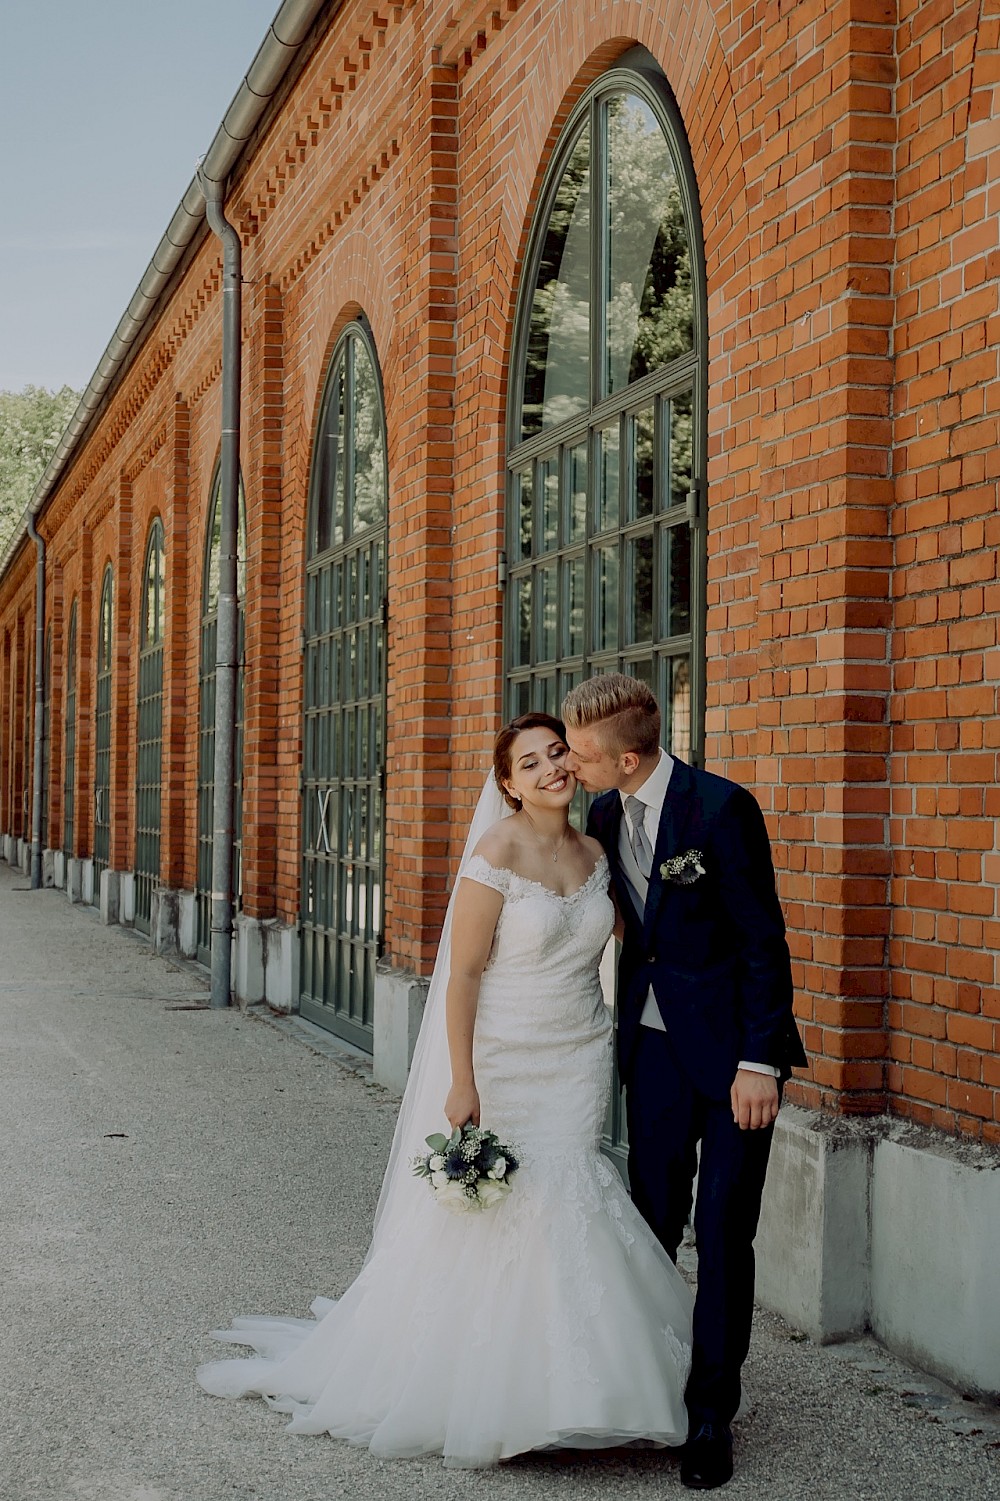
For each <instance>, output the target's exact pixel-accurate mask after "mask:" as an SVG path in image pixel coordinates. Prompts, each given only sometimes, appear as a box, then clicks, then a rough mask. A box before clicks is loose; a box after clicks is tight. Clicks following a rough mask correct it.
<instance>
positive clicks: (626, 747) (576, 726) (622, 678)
mask: <svg viewBox="0 0 1000 1501" xmlns="http://www.w3.org/2000/svg"><path fill="white" fill-rule="evenodd" d="M562 711H563V716H564V718H565V720H566V723H567V724H568V725H569V727H570V729H571V730H590V729H593V730H596V731H597V732H598V734H599V736H600V739H601V744H602V745H603V746H604V749H605V750H606V751H607V753H608V755H609V756H614V757H615V758H617V757H618V756H624V755H625V754H626V753H627V752H628V751H633V752H634V753H635V754H636V755H637V756H655V755H656V752H657V751H658V750H659V747H660V706H659V704H658V703H657V702H656V699H655V698H654V697H653V694H652V691H651V689H649V688H648V687H647V686H646V684H645V683H643V682H640V681H639V679H638V678H631V677H627V676H626V675H625V673H623V672H604V673H601V674H599V675H598V676H597V677H593V678H587V679H586V681H585V682H582V683H580V684H579V685H578V686H577V687H576V688H571V689H570V691H569V693H567V695H566V697H565V698H564V699H563V706H562Z"/></svg>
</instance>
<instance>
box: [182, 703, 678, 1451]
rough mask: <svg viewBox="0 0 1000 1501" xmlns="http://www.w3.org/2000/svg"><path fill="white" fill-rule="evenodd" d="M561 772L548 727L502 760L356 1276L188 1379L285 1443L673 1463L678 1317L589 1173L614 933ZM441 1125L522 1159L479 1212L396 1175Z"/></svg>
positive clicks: (531, 726) (666, 1278)
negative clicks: (605, 1455) (327, 1440)
mask: <svg viewBox="0 0 1000 1501" xmlns="http://www.w3.org/2000/svg"><path fill="white" fill-rule="evenodd" d="M566 753H567V747H566V743H565V739H564V730H563V726H562V724H561V723H560V722H559V720H557V719H553V718H551V717H550V716H549V715H546V714H525V715H522V716H521V717H520V718H519V719H515V720H514V721H513V723H512V724H510V725H508V726H507V728H506V729H504V730H502V731H501V732H500V734H499V736H498V737H497V741H496V746H495V750H494V769H493V776H492V777H491V778H490V780H489V781H488V783H487V786H486V788H485V790H484V792H483V795H482V797H481V798H480V802H479V807H478V808H477V811H476V816H475V818H474V820H473V825H472V830H471V832H470V835H469V839H468V842H467V844H466V848H465V854H464V856H463V859H462V863H461V866H460V868H459V873H458V875H459V878H458V881H457V883H456V888H455V892H454V895H453V896H452V899H451V903H450V906H449V909H448V916H447V918H446V920H445V926H444V932H443V934H442V939H441V947H440V950H439V953H438V959H437V964H436V966H435V970H434V975H433V978H432V980H431V984H430V991H429V994H428V998H427V1006H426V1010H425V1013H424V1020H423V1024H422V1027H421V1032H420V1038H419V1041H418V1044H417V1051H416V1055H415V1057H414V1063H413V1069H412V1070H411V1074H410V1082H409V1084H408V1086H407V1089H406V1094H405V1096H404V1099H403V1105H402V1108H401V1111H400V1116H399V1121H398V1123H397V1126H396V1134H395V1138H394V1140H393V1146H392V1153H391V1156H390V1159H389V1166H388V1168H387V1170H386V1175H385V1179H384V1182H383V1185H382V1193H381V1197H380V1199H379V1205H378V1210H377V1212H376V1217H375V1228H374V1234H373V1238H372V1242H371V1245H370V1247H369V1250H368V1255H367V1257H366V1260H365V1263H364V1266H363V1267H362V1270H361V1272H360V1273H359V1275H358V1277H357V1278H356V1279H355V1281H354V1282H353V1283H352V1284H351V1286H350V1287H349V1288H348V1289H347V1291H346V1292H345V1293H344V1294H343V1296H342V1297H341V1298H339V1299H338V1300H337V1301H336V1302H331V1301H329V1300H327V1299H321V1298H320V1299H317V1300H316V1302H315V1303H314V1304H313V1305H312V1311H313V1314H314V1315H315V1317H314V1318H312V1319H268V1318H258V1317H255V1318H244V1319H238V1320H236V1321H235V1322H234V1324H233V1327H232V1328H231V1329H230V1330H227V1331H225V1332H223V1333H220V1334H218V1335H217V1336H216V1337H217V1338H219V1339H222V1340H226V1341H229V1342H230V1343H233V1344H246V1345H251V1346H252V1347H253V1348H254V1349H255V1350H256V1351H257V1356H256V1358H250V1359H244V1360H222V1361H213V1362H211V1363H210V1364H208V1365H203V1366H201V1367H200V1368H199V1371H198V1380H199V1381H200V1383H201V1385H202V1386H203V1387H204V1388H205V1390H206V1391H208V1392H211V1393H213V1394H215V1395H217V1396H227V1397H237V1396H243V1395H246V1394H247V1393H251V1392H256V1393H259V1394H260V1395H262V1396H264V1397H265V1399H266V1400H267V1401H268V1402H270V1404H271V1406H273V1407H276V1408H277V1409H278V1410H279V1411H281V1412H285V1413H288V1414H290V1415H291V1422H290V1423H289V1425H288V1427H289V1430H290V1431H291V1432H294V1433H329V1434H332V1435H333V1436H334V1437H336V1438H344V1439H347V1440H349V1441H350V1442H352V1443H356V1444H366V1445H368V1446H369V1447H370V1448H371V1450H372V1452H373V1453H374V1454H376V1455H378V1456H380V1457H383V1458H389V1457H397V1458H398V1457H403V1456H412V1455H416V1454H441V1455H443V1456H444V1462H445V1464H446V1465H451V1466H468V1467H472V1466H483V1465H490V1464H495V1463H496V1462H497V1461H499V1460H502V1459H506V1458H508V1457H509V1456H511V1455H514V1454H520V1453H523V1452H525V1451H527V1450H531V1449H542V1448H550V1447H553V1446H559V1447H574V1448H582V1447H608V1446H612V1445H617V1444H629V1443H637V1442H642V1441H645V1442H646V1443H654V1444H660V1445H671V1446H676V1445H680V1444H681V1443H683V1441H684V1438H685V1430H686V1422H687V1419H686V1413H685V1408H684V1385H685V1381H686V1379H687V1373H688V1368H689V1364H690V1344H691V1298H690V1294H689V1292H688V1289H687V1286H686V1284H685V1283H684V1281H683V1279H682V1277H681V1275H680V1273H679V1272H678V1271H677V1270H676V1268H675V1267H674V1265H673V1264H672V1262H671V1261H670V1260H669V1258H668V1257H667V1255H666V1253H665V1252H664V1251H663V1249H662V1248H661V1246H660V1245H659V1243H658V1242H657V1241H656V1239H655V1238H654V1236H653V1234H652V1232H651V1231H650V1230H649V1229H648V1227H647V1226H646V1224H645V1222H644V1221H643V1220H642V1219H641V1218H640V1216H639V1214H638V1212H637V1211H636V1210H635V1209H634V1208H633V1207H632V1203H631V1200H630V1199H629V1198H628V1196H627V1194H626V1193H625V1191H624V1189H623V1187H622V1184H621V1182H620V1180H619V1178H618V1175H617V1174H616V1172H615V1171H614V1169H613V1168H611V1167H610V1166H609V1165H608V1163H607V1162H606V1160H605V1159H604V1158H603V1157H602V1155H601V1150H600V1141H601V1130H602V1126H603V1121H604V1115H605V1110H606V1107H607V1100H608V1094H609V1089H610V1084H611V1054H612V1025H611V1019H610V1016H609V1014H608V1010H607V1008H606V1006H605V1004H604V1000H603V996H602V991H601V984H600V978H599V974H598V965H599V962H600V958H601V954H602V952H603V950H604V948H605V945H606V943H607V941H608V938H609V936H610V934H611V932H612V926H613V923H614V920H615V914H614V909H613V906H612V903H611V900H610V897H609V895H608V880H609V878H608V866H607V861H606V858H605V856H604V854H603V853H602V852H601V848H600V845H599V844H598V843H597V841H596V840H594V839H589V838H587V837H586V836H585V835H583V834H579V833H577V832H576V830H575V829H573V828H572V827H571V826H570V823H569V818H568V813H569V806H570V803H571V802H572V800H573V796H574V793H575V791H576V782H575V780H574V778H573V776H572V775H571V774H570V773H569V772H568V771H567V770H566V768H565V764H564V761H565V756H566ZM442 1107H443V1113H444V1116H445V1117H447V1120H448V1122H449V1124H450V1125H451V1126H452V1127H454V1126H460V1125H463V1124H465V1123H466V1122H468V1121H470V1120H471V1121H473V1122H474V1123H476V1124H479V1122H480V1121H481V1122H482V1125H483V1127H484V1128H485V1129H488V1130H490V1131H494V1132H495V1133H496V1134H497V1136H498V1137H499V1138H500V1139H501V1140H502V1141H504V1142H509V1143H511V1144H513V1145H514V1146H515V1148H516V1149H517V1150H518V1160H519V1164H520V1166H519V1170H518V1172H517V1173H516V1175H515V1176H514V1178H513V1179H512V1191H511V1192H510V1194H509V1196H508V1197H507V1198H506V1199H504V1200H503V1201H502V1202H500V1203H498V1204H495V1205H493V1206H492V1207H490V1208H488V1209H484V1210H483V1211H482V1212H481V1213H478V1214H462V1215H455V1214H451V1213H448V1212H447V1210H446V1209H444V1208H443V1207H442V1206H441V1205H440V1204H438V1203H436V1202H435V1199H434V1195H433V1193H432V1192H431V1190H430V1189H429V1188H428V1186H427V1184H426V1183H425V1182H424V1181H421V1180H419V1179H418V1178H416V1177H414V1175H413V1173H412V1171H411V1159H412V1158H413V1157H414V1156H416V1155H418V1154H420V1153H422V1152H426V1150H427V1148H426V1146H425V1144H424V1139H425V1137H426V1136H428V1135H429V1134H430V1133H432V1132H435V1131H440V1129H441V1127H442V1126H443V1124H444V1122H443V1120H442Z"/></svg>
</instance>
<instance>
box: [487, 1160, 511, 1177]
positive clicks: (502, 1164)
mask: <svg viewBox="0 0 1000 1501" xmlns="http://www.w3.org/2000/svg"><path fill="white" fill-rule="evenodd" d="M506 1171H507V1159H506V1157H498V1158H497V1160H496V1162H494V1164H493V1166H492V1167H491V1168H490V1174H489V1175H490V1177H491V1178H502V1177H503V1175H504V1173H505V1172H506Z"/></svg>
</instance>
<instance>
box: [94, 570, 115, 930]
mask: <svg viewBox="0 0 1000 1501" xmlns="http://www.w3.org/2000/svg"><path fill="white" fill-rule="evenodd" d="M113 615H114V573H113V571H112V568H111V564H110V563H109V564H108V566H107V567H106V568H105V570H104V580H103V582H102V584H101V604H100V609H99V611H98V615H97V696H96V701H95V705H94V897H93V899H94V904H95V906H96V905H97V904H98V903H99V902H100V900H101V872H102V871H104V870H107V868H108V858H109V853H110V849H111V664H112V658H113V642H114V635H113V629H112V626H113Z"/></svg>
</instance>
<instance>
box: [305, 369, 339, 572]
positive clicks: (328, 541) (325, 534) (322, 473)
mask: <svg viewBox="0 0 1000 1501" xmlns="http://www.w3.org/2000/svg"><path fill="white" fill-rule="evenodd" d="M346 399H347V372H346V360H345V356H344V352H343V351H342V352H341V354H340V357H339V358H338V360H337V367H336V369H335V370H334V372H333V376H332V378H331V380H330V384H329V387H328V388H327V393H326V402H325V404H324V409H323V416H322V419H321V421H320V429H319V438H318V440H317V444H316V454H315V458H314V460H313V462H314V464H315V466H316V467H315V471H314V474H315V478H314V480H313V484H314V490H313V524H312V535H311V538H310V540H311V543H312V551H313V553H314V554H316V553H321V552H326V550H327V548H328V547H332V546H334V544H335V543H338V542H342V541H343V540H344V457H345V455H344V427H345V417H346V413H345V411H344V406H345V402H346Z"/></svg>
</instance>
